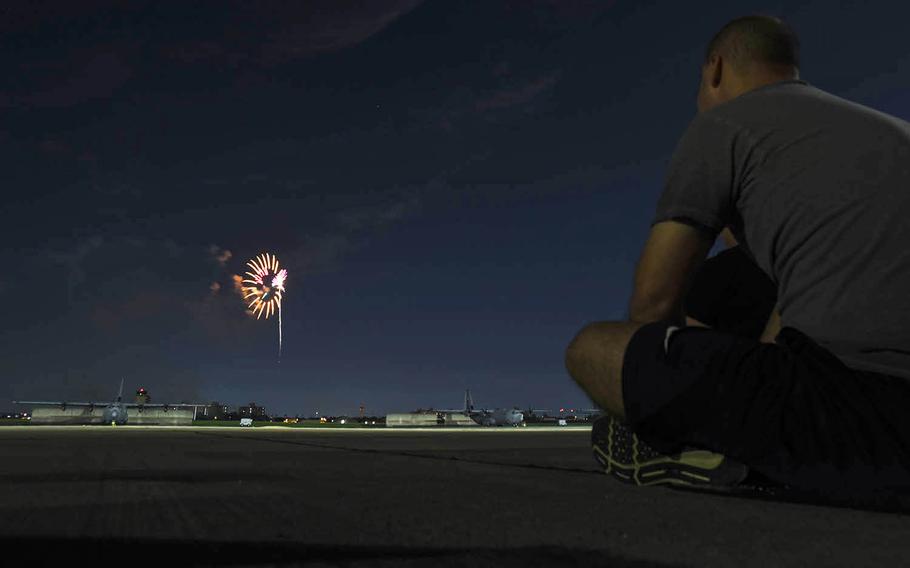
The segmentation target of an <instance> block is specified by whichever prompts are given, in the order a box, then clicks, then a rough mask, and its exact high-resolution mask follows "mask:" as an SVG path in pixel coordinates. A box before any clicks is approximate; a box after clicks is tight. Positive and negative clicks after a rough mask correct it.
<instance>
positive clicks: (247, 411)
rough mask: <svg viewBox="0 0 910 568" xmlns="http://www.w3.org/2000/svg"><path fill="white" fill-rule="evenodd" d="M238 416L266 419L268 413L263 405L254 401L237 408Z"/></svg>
mask: <svg viewBox="0 0 910 568" xmlns="http://www.w3.org/2000/svg"><path fill="white" fill-rule="evenodd" d="M238 411H239V414H240V418H252V419H253V420H268V415H266V413H265V407H262V406H257V405H256V403H255V402H251V403H249V404H248V405H247V406H241V407H240V408H239V409H238Z"/></svg>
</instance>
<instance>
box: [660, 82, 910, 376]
mask: <svg viewBox="0 0 910 568" xmlns="http://www.w3.org/2000/svg"><path fill="white" fill-rule="evenodd" d="M669 219H679V220H683V221H689V222H690V224H693V225H695V226H700V227H703V228H704V230H705V231H706V232H707V233H708V236H710V237H712V238H713V237H714V236H716V235H717V234H718V233H719V232H720V231H721V229H723V227H724V226H730V228H731V230H732V232H733V234H734V235H735V236H736V238H737V240H739V242H740V244H741V245H743V248H744V250H745V251H746V252H747V253H748V254H749V255H750V256H751V257H752V258H753V259H754V260H755V261H756V263H757V264H758V266H759V267H761V269H762V270H764V271H765V272H766V273H767V274H768V275H769V276H770V277H771V279H772V280H773V281H774V282H775V283H776V284H777V289H778V309H779V311H780V314H781V325H782V327H794V328H796V329H798V330H800V331H802V332H803V333H805V334H807V335H809V336H810V337H811V338H813V339H814V340H815V341H817V342H819V343H820V344H821V345H822V346H824V347H826V348H827V349H829V350H830V351H831V352H833V353H834V354H835V355H837V356H838V357H839V358H840V359H841V360H842V361H844V362H845V363H846V364H847V365H849V366H850V367H853V368H856V369H864V370H871V371H878V372H883V373H888V374H891V375H897V376H903V377H907V378H910V123H907V122H906V121H904V120H901V119H899V118H895V117H893V116H890V115H887V114H884V113H882V112H878V111H875V110H873V109H870V108H867V107H864V106H862V105H859V104H856V103H853V102H850V101H847V100H844V99H841V98H839V97H836V96H834V95H831V94H829V93H826V92H824V91H822V90H820V89H817V88H815V87H812V86H810V85H808V84H807V83H806V82H805V81H799V80H793V81H782V82H779V83H774V84H772V85H767V86H764V87H761V88H758V89H755V90H753V91H750V92H748V93H745V94H743V95H741V96H739V97H737V98H735V99H733V100H731V101H728V102H726V103H724V104H721V105H718V106H717V107H715V108H713V109H711V110H709V111H706V112H703V113H700V114H698V115H697V116H696V117H695V119H694V120H693V121H692V123H691V124H690V125H689V127H688V129H687V130H686V132H685V134H684V135H683V137H682V139H681V140H680V142H679V144H678V146H677V148H676V151H675V152H674V154H673V158H672V159H671V161H670V167H669V171H668V174H667V178H666V186H665V188H664V191H663V194H662V195H661V197H660V200H659V202H658V205H657V214H656V216H655V217H654V223H658V222H660V221H666V220H669Z"/></svg>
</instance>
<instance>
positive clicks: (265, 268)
mask: <svg viewBox="0 0 910 568" xmlns="http://www.w3.org/2000/svg"><path fill="white" fill-rule="evenodd" d="M246 265H247V266H248V267H249V268H250V270H251V271H252V272H247V273H246V275H247V278H244V279H242V280H241V292H242V293H243V300H244V302H246V301H247V300H250V303H249V304H248V305H247V309H249V310H250V312H251V313H254V314H256V319H259V318H261V317H262V315H263V314H265V319H269V318H270V317H271V316H272V314H274V313H275V312H278V360H279V361H280V360H281V346H282V336H281V300H282V296H283V294H284V292H285V288H284V283H285V280H287V277H288V271H287V270H286V269H284V268H281V267H280V266H279V264H278V258H277V257H276V256H275V255H274V254H269V253H262V254H260V255H259V256H257V257H256V258H254V259H252V260H250V261H249V262H247V263H246Z"/></svg>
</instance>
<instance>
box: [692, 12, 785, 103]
mask: <svg viewBox="0 0 910 568" xmlns="http://www.w3.org/2000/svg"><path fill="white" fill-rule="evenodd" d="M787 79H799V38H797V37H796V33H795V32H794V31H793V30H792V29H791V28H790V26H788V25H787V24H785V23H784V22H782V21H781V20H780V19H778V18H774V17H772V16H746V17H743V18H737V19H735V20H733V21H731V22H730V23H728V24H727V25H725V26H724V27H723V28H721V30H720V31H719V32H717V34H716V35H715V36H714V39H712V40H711V43H709V44H708V49H707V51H706V53H705V61H704V63H703V64H702V69H701V85H700V86H699V89H698V111H699V112H704V111H706V110H708V109H711V108H713V107H715V106H716V105H719V104H721V103H724V102H727V101H729V100H730V99H734V98H736V97H738V96H739V95H742V94H743V93H746V92H748V91H751V90H752V89H755V88H758V87H761V86H764V85H768V84H771V83H776V82H778V81H785V80H787Z"/></svg>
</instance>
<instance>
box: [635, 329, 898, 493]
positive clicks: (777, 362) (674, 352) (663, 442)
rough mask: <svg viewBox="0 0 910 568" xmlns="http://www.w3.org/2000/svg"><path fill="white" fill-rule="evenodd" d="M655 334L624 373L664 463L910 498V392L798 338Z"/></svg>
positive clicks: (644, 334) (642, 336)
mask: <svg viewBox="0 0 910 568" xmlns="http://www.w3.org/2000/svg"><path fill="white" fill-rule="evenodd" d="M670 325H671V323H670V322H668V321H665V322H655V323H650V324H647V325H644V326H643V327H641V328H640V329H639V330H638V331H637V332H636V333H635V334H634V335H633V337H632V339H631V341H630V343H629V346H628V348H627V350H626V353H625V361H624V364H623V369H622V384H623V400H624V405H625V409H626V419H627V421H628V422H629V423H630V425H631V426H632V428H633V430H635V431H636V432H637V433H638V434H639V436H640V437H641V438H642V439H643V440H645V441H646V442H648V443H649V444H651V445H652V446H654V447H655V449H657V450H659V451H662V452H664V453H675V452H676V451H679V450H680V449H682V447H684V446H688V447H696V448H702V449H707V450H712V451H715V452H718V453H722V454H724V455H727V456H730V457H732V458H734V459H736V460H739V461H741V462H743V463H745V464H746V465H748V466H750V467H751V468H752V469H753V470H755V471H758V472H760V473H761V474H764V475H765V476H767V477H768V478H770V479H772V480H775V481H777V482H780V483H783V484H787V485H790V486H792V487H795V488H799V489H801V490H805V491H810V492H813V491H818V492H820V494H824V495H832V494H844V495H857V494H860V493H871V494H876V495H882V494H886V493H893V492H898V493H901V494H905V495H906V494H908V493H910V384H908V381H906V380H905V379H900V378H896V377H891V376H888V375H882V374H879V373H873V372H865V371H856V370H853V369H850V368H849V367H847V366H845V365H844V364H843V363H842V362H841V361H840V360H839V359H838V358H837V357H835V356H834V355H833V354H831V353H830V352H828V351H827V350H825V349H824V348H822V347H820V346H819V345H818V344H817V343H815V342H814V341H813V340H812V339H811V338H809V337H808V336H806V335H805V334H803V333H801V332H800V331H798V330H796V329H793V328H784V329H782V330H781V331H780V334H779V335H778V336H777V339H776V344H763V343H760V342H759V341H758V340H756V339H752V338H748V337H743V336H738V335H735V334H732V333H727V332H724V331H718V330H715V329H707V328H700V327H684V328H681V329H679V330H678V331H676V332H674V333H673V334H672V336H671V337H670V339H669V342H668V346H667V351H666V352H665V338H666V335H667V329H668V327H669V326H670Z"/></svg>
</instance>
